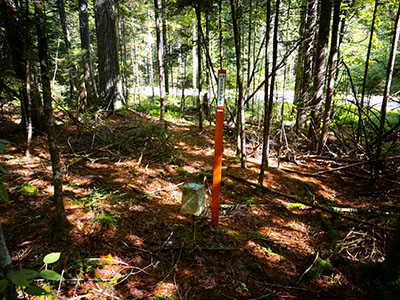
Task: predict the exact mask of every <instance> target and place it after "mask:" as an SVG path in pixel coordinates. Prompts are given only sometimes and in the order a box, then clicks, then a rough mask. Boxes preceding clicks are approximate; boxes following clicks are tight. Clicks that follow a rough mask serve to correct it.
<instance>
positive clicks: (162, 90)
mask: <svg viewBox="0 0 400 300" xmlns="http://www.w3.org/2000/svg"><path fill="white" fill-rule="evenodd" d="M154 16H155V22H156V39H157V62H158V78H159V80H158V81H159V86H160V120H161V121H162V120H164V114H165V103H164V100H165V66H164V48H163V46H162V40H161V20H160V13H159V6H158V0H154Z"/></svg>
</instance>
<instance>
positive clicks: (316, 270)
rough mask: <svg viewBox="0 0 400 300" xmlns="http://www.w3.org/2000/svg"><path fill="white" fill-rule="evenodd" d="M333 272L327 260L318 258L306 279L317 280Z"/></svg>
mask: <svg viewBox="0 0 400 300" xmlns="http://www.w3.org/2000/svg"><path fill="white" fill-rule="evenodd" d="M332 270H333V266H332V264H331V262H330V260H329V258H327V259H322V258H318V259H317V262H316V263H315V265H314V266H313V267H312V268H311V270H310V272H309V273H308V277H309V278H311V279H319V278H321V275H322V274H324V273H326V272H330V271H332Z"/></svg>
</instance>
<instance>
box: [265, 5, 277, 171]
mask: <svg viewBox="0 0 400 300" xmlns="http://www.w3.org/2000/svg"><path fill="white" fill-rule="evenodd" d="M279 6H280V0H277V1H276V3H275V18H274V19H275V24H274V38H273V41H272V74H271V82H270V85H269V95H268V96H269V99H268V109H267V115H266V116H264V118H266V120H265V121H264V122H265V123H266V125H267V141H266V143H267V149H266V151H267V153H266V155H265V166H266V167H268V165H269V163H268V156H269V150H270V149H269V148H270V131H271V118H272V109H273V108H272V104H273V102H274V89H275V79H276V71H277V68H276V65H277V60H278V27H279Z"/></svg>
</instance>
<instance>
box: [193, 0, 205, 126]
mask: <svg viewBox="0 0 400 300" xmlns="http://www.w3.org/2000/svg"><path fill="white" fill-rule="evenodd" d="M194 9H195V12H196V20H197V40H196V43H197V111H198V115H199V130H200V131H201V130H203V100H202V98H201V90H202V85H203V81H202V69H201V11H200V7H198V6H197V5H196V6H195V8H194Z"/></svg>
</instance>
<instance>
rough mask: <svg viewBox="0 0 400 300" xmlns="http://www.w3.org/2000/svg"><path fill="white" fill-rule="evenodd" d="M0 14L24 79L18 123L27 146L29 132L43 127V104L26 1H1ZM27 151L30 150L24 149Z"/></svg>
mask: <svg viewBox="0 0 400 300" xmlns="http://www.w3.org/2000/svg"><path fill="white" fill-rule="evenodd" d="M1 14H2V17H3V20H4V25H5V33H6V38H7V42H8V46H9V48H10V54H11V59H12V64H13V67H14V70H15V75H16V77H17V78H18V79H19V80H21V82H23V88H22V91H21V97H20V100H21V120H22V121H21V122H22V125H23V126H24V127H25V128H26V131H27V144H28V145H27V146H28V147H27V149H29V144H30V140H31V138H32V132H33V130H34V129H36V130H38V131H43V130H44V127H45V126H44V118H43V105H42V101H41V99H40V94H39V89H38V85H37V78H36V73H35V68H34V62H33V55H32V54H31V52H32V49H31V45H32V43H31V40H30V27H31V24H30V20H29V4H28V2H26V3H25V8H24V7H23V6H21V5H20V3H19V1H16V0H1ZM27 154H29V151H27Z"/></svg>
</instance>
